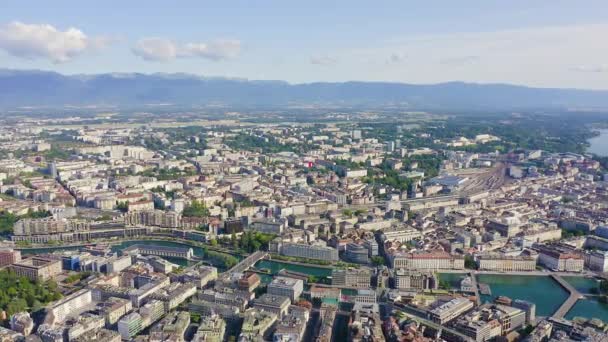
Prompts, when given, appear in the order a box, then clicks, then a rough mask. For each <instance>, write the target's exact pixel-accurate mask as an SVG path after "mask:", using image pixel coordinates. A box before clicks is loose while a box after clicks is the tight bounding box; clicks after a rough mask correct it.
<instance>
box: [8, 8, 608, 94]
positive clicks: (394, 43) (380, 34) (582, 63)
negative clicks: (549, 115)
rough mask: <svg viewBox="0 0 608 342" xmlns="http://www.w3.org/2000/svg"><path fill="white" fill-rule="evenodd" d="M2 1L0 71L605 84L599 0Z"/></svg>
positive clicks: (606, 28) (605, 29)
mask: <svg viewBox="0 0 608 342" xmlns="http://www.w3.org/2000/svg"><path fill="white" fill-rule="evenodd" d="M3 5H4V6H3V7H4V8H3V11H2V12H1V13H0V65H2V66H3V67H4V68H8V69H28V70H30V69H38V70H47V71H55V72H59V73H62V74H69V75H73V74H100V73H124V72H129V73H130V72H136V73H156V72H162V73H188V74H195V75H210V76H211V77H226V78H237V79H241V78H242V79H249V80H284V81H286V82H289V83H290V84H303V83H314V82H346V81H361V82H394V83H407V84H437V83H445V82H453V81H458V82H467V83H480V84H496V83H499V84H512V85H523V86H528V87H542V88H567V89H595V90H608V77H606V75H607V74H608V64H607V63H606V61H607V60H608V47H606V46H605V44H601V41H603V40H604V37H606V36H608V20H606V17H605V15H603V14H604V13H606V10H608V3H606V2H605V1H596V0H594V1H588V2H585V4H584V5H585V6H581V4H580V3H575V2H569V1H563V0H558V1H548V0H543V1H538V2H535V3H530V2H529V1H520V0H518V1H511V2H505V3H489V2H487V1H481V0H474V1H468V2H466V3H454V2H452V1H440V0H436V1H413V2H399V1H385V2H383V3H381V4H372V3H368V2H364V1H348V2H346V1H342V2H340V1H339V2H337V3H334V4H333V6H327V4H326V3H325V2H320V1H308V2H306V3H301V4H293V3H284V2H280V1H268V2H264V3H260V4H257V5H256V6H255V7H252V6H249V4H247V3H246V2H236V3H231V4H225V3H220V2H205V3H201V2H196V1H184V2H180V6H174V5H173V4H169V3H165V2H159V1H151V2H150V1H146V2H143V1H130V2H128V3H124V2H119V1H104V2H103V3H91V4H87V6H86V7H85V6H79V5H80V3H79V2H76V1H73V0H60V1H55V2H53V6H48V7H47V6H40V3H38V2H34V1H28V0H25V1H14V0H9V1H6V2H5V3H4V4H3Z"/></svg>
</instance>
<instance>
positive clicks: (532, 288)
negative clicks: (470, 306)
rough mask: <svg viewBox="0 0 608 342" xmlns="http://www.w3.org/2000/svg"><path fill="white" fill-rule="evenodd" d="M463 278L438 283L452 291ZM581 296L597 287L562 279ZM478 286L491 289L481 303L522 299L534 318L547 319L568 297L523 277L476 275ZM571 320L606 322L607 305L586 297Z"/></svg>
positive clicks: (540, 279) (549, 283)
mask: <svg viewBox="0 0 608 342" xmlns="http://www.w3.org/2000/svg"><path fill="white" fill-rule="evenodd" d="M464 276H465V275H464V274H453V273H442V274H440V275H439V278H440V279H441V280H445V281H447V282H449V283H450V285H452V287H454V288H458V287H459V286H460V279H462V277H464ZM563 278H564V280H566V281H567V282H569V283H570V284H572V286H574V287H575V288H576V289H577V290H578V291H579V292H581V293H582V294H589V293H591V289H592V288H596V287H597V280H595V279H591V278H585V277H563ZM477 281H478V282H479V283H485V284H488V285H490V289H491V290H492V295H491V296H485V295H482V296H481V299H482V301H483V302H491V301H493V300H494V298H496V297H498V296H506V297H509V298H511V299H524V300H527V301H530V302H533V303H535V304H536V315H537V316H550V315H552V314H553V313H554V312H555V311H556V310H557V309H558V308H559V307H560V305H561V304H562V303H563V302H564V300H566V298H567V297H568V292H567V291H566V290H564V289H563V288H562V287H561V286H560V285H559V284H558V283H557V282H556V281H554V280H553V279H551V278H550V277H548V276H526V275H506V274H505V275H502V274H501V275H489V274H480V275H477ZM574 317H584V318H599V319H601V320H602V321H604V322H608V304H604V303H600V302H599V301H598V300H597V297H593V296H590V297H585V299H581V300H579V301H577V302H576V304H575V305H574V306H573V307H572V309H570V311H568V313H567V314H566V317H565V318H567V319H572V318H574Z"/></svg>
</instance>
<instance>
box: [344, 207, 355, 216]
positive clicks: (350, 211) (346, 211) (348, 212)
mask: <svg viewBox="0 0 608 342" xmlns="http://www.w3.org/2000/svg"><path fill="white" fill-rule="evenodd" d="M342 215H344V216H346V217H353V211H352V210H350V209H344V210H342Z"/></svg>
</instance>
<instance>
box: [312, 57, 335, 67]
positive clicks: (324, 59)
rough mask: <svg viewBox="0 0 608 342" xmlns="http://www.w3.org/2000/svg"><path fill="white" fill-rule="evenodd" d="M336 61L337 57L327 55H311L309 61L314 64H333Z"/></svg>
mask: <svg viewBox="0 0 608 342" xmlns="http://www.w3.org/2000/svg"><path fill="white" fill-rule="evenodd" d="M337 62H338V60H337V59H335V58H333V57H329V56H312V57H310V63H311V64H315V65H334V64H336V63H337Z"/></svg>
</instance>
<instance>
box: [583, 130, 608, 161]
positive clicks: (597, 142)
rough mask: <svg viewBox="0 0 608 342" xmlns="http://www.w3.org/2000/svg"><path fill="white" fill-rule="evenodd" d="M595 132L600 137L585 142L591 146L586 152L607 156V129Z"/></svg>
mask: <svg viewBox="0 0 608 342" xmlns="http://www.w3.org/2000/svg"><path fill="white" fill-rule="evenodd" d="M597 132H599V134H600V135H598V136H596V137H593V138H591V139H589V140H587V141H588V142H589V144H591V146H589V148H588V149H587V152H589V153H595V154H597V155H598V156H604V157H605V156H608V129H600V130H598V131H597Z"/></svg>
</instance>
